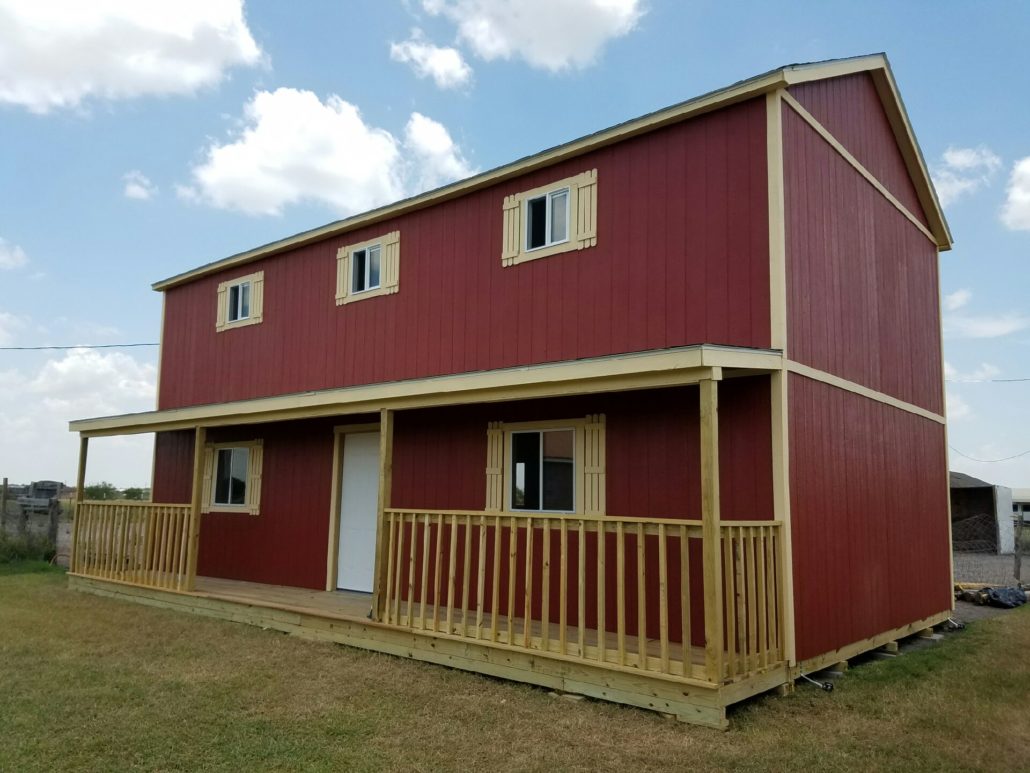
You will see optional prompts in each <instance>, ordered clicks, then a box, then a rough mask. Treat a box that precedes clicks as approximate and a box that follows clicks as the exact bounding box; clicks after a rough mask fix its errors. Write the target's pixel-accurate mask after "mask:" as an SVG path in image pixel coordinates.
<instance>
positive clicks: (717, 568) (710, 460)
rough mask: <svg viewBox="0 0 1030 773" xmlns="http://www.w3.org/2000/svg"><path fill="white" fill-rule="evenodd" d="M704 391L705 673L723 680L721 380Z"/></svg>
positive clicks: (715, 376)
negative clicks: (720, 499) (720, 504)
mask: <svg viewBox="0 0 1030 773" xmlns="http://www.w3.org/2000/svg"><path fill="white" fill-rule="evenodd" d="M721 377H722V374H721V372H719V371H718V370H717V369H713V373H712V378H706V379H703V380H702V381H701V382H700V384H699V386H700V387H701V542H702V547H701V555H702V567H703V571H704V588H705V671H706V673H707V676H708V680H709V681H711V682H716V683H719V684H721V683H722V680H723V672H722V661H723V636H724V634H723V606H722V604H723V601H722V582H723V579H722V549H721V544H720V532H721V528H720V525H721V524H720V511H719V379H720V378H721Z"/></svg>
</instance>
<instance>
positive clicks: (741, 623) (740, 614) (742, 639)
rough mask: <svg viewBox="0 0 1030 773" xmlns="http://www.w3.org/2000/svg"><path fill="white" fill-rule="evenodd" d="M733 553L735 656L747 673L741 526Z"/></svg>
mask: <svg viewBox="0 0 1030 773" xmlns="http://www.w3.org/2000/svg"><path fill="white" fill-rule="evenodd" d="M733 554H734V557H735V558H736V561H737V572H736V575H737V581H736V584H737V656H738V657H739V658H740V660H739V661H738V663H737V665H738V667H739V669H740V671H742V672H743V673H747V670H748V662H747V610H746V609H745V608H744V599H745V596H746V594H747V587H746V585H745V567H744V529H743V527H737V538H736V540H734V544H733Z"/></svg>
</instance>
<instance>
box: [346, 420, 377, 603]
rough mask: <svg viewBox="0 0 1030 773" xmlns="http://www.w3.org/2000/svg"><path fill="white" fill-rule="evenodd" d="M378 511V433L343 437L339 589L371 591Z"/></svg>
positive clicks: (354, 434)
mask: <svg viewBox="0 0 1030 773" xmlns="http://www.w3.org/2000/svg"><path fill="white" fill-rule="evenodd" d="M378 510H379V433H378V432H355V433H349V434H347V435H344V437H343V473H342V475H341V480H340V550H339V554H338V555H339V559H338V561H337V564H336V587H337V588H341V589H345V590H356V591H362V592H364V593H371V592H372V581H373V576H372V575H373V572H374V568H375V552H376V516H377V513H378Z"/></svg>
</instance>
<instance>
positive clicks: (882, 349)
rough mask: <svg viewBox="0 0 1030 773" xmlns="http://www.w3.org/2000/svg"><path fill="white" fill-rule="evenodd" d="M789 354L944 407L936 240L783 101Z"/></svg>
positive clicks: (902, 396) (914, 400)
mask: <svg viewBox="0 0 1030 773" xmlns="http://www.w3.org/2000/svg"><path fill="white" fill-rule="evenodd" d="M784 167H785V180H784V182H785V194H786V211H787V222H786V231H787V275H788V279H787V281H788V340H789V344H790V356H791V358H792V359H794V360H797V361H798V362H802V363H804V364H806V365H811V366H812V367H815V368H818V369H820V370H824V371H827V372H829V373H833V374H836V375H838V376H842V377H843V378H846V379H849V380H851V381H856V382H858V383H860V384H864V385H866V386H868V387H871V388H873V389H876V390H879V391H881V392H886V393H887V394H889V395H892V396H894V397H897V398H899V399H901V400H905V401H907V402H911V403H914V404H916V405H919V406H921V407H923V408H926V409H928V410H931V411H934V412H937V413H941V412H943V410H944V408H943V389H942V383H943V382H942V372H941V368H942V363H941V339H940V317H939V312H938V292H939V290H938V285H937V265H936V261H937V247H936V246H935V245H934V244H933V243H932V242H930V240H929V239H927V238H926V236H925V235H924V234H922V233H921V232H920V231H919V230H918V229H917V228H916V227H915V226H914V225H912V223H911V222H910V221H909V220H907V219H906V218H905V217H904V216H903V215H902V214H901V213H900V212H898V210H897V209H896V208H895V207H894V206H892V205H891V204H890V202H888V201H887V199H885V198H884V197H883V196H882V195H881V194H880V193H879V192H877V191H876V189H875V188H873V186H871V185H870V184H869V183H868V182H866V181H865V179H863V178H862V177H861V175H859V174H858V173H857V172H856V171H855V170H854V169H853V168H852V167H851V166H850V165H849V164H848V163H847V162H846V161H844V159H843V158H841V156H840V155H839V154H838V153H837V152H836V151H834V150H833V148H832V147H830V145H828V144H827V143H826V142H825V141H824V140H823V139H822V138H821V137H820V136H819V135H818V134H817V133H816V132H815V131H814V130H813V129H812V128H810V127H809V126H808V125H807V124H805V123H804V122H803V121H802V120H801V118H799V117H798V116H797V115H796V114H794V113H793V111H791V110H790V109H789V108H785V109H784Z"/></svg>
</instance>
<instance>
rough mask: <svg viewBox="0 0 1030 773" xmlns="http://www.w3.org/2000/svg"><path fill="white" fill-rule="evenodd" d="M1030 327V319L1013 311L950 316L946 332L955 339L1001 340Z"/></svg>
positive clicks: (946, 323) (945, 325)
mask: <svg viewBox="0 0 1030 773" xmlns="http://www.w3.org/2000/svg"><path fill="white" fill-rule="evenodd" d="M1028 327H1030V317H1026V316H1024V315H1023V314H1020V313H1019V312H1015V311H1011V312H1006V313H1004V314H984V315H974V314H948V315H946V316H945V317H944V332H945V333H946V334H949V335H952V336H954V337H955V338H1000V337H1001V336H1006V335H1009V334H1011V333H1018V332H1019V331H1020V330H1026V329H1027V328H1028Z"/></svg>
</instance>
